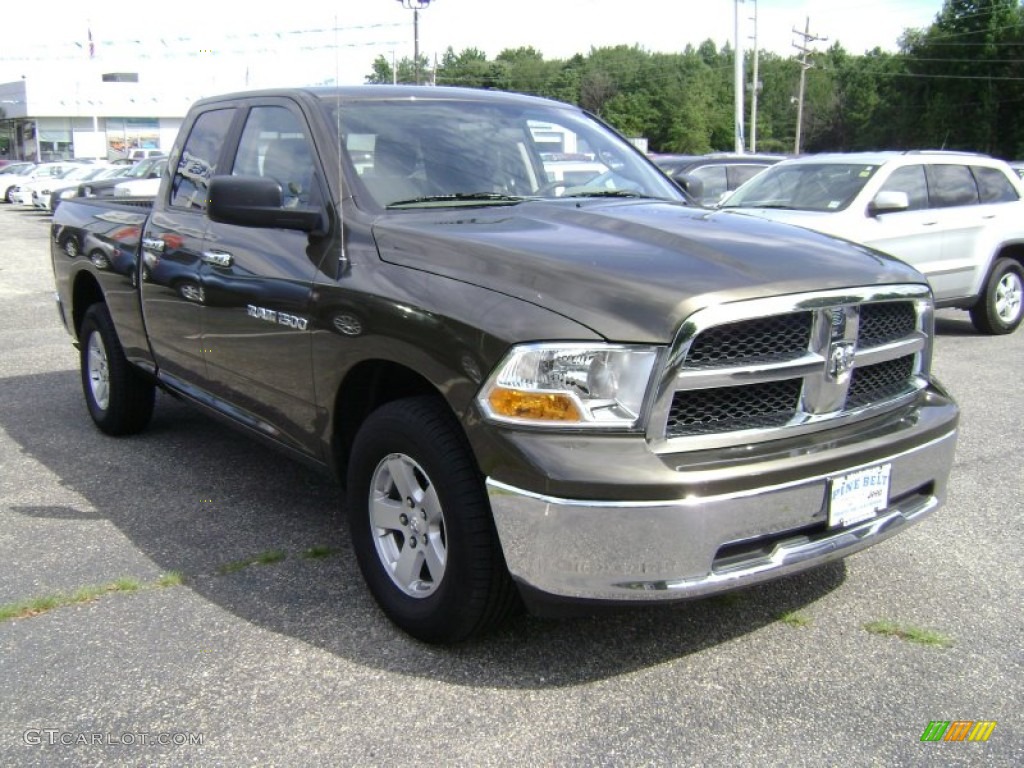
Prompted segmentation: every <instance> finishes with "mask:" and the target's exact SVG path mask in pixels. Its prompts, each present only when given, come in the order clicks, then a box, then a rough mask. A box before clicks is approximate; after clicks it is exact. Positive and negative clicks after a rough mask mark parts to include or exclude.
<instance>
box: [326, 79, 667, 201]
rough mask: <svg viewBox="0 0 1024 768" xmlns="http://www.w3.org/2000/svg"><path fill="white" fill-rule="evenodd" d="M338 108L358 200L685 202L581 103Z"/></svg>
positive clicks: (388, 103)
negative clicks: (621, 198) (576, 105)
mask: <svg viewBox="0 0 1024 768" xmlns="http://www.w3.org/2000/svg"><path fill="white" fill-rule="evenodd" d="M325 107H326V108H327V109H328V110H333V109H335V108H336V105H335V104H333V103H331V102H330V101H325ZM340 109H341V121H340V122H341V130H342V134H343V138H344V141H343V142H342V151H343V153H344V154H345V156H346V157H347V159H348V161H349V164H350V168H351V169H352V171H353V172H354V173H355V175H356V177H357V178H358V182H357V183H356V184H355V188H356V189H355V194H356V197H357V200H358V199H359V196H360V195H362V196H363V197H364V198H366V197H369V198H370V199H371V200H372V201H373V202H374V203H376V204H377V205H378V206H381V207H385V208H388V207H390V208H416V207H427V206H455V205H459V206H464V205H511V204H515V203H518V202H521V201H523V200H534V199H541V198H544V199H556V198H576V199H578V198H580V197H605V196H609V195H615V196H619V195H624V196H631V197H635V196H638V197H653V198H660V199H666V200H673V201H682V195H681V193H680V192H679V190H678V189H677V188H676V187H675V186H674V185H673V184H672V183H671V182H670V181H669V180H668V179H667V178H665V176H664V175H663V174H661V173H660V172H659V171H658V169H657V168H655V167H654V166H652V165H651V164H650V163H649V162H647V160H646V159H645V158H644V157H643V156H642V155H641V154H640V153H638V152H637V151H636V150H635V149H634V148H633V147H632V146H631V145H630V144H629V143H628V142H627V141H625V140H624V139H622V138H621V137H619V136H618V135H616V134H614V133H613V132H611V131H610V130H608V129H607V128H605V127H604V126H602V125H601V124H600V123H598V122H597V121H595V120H592V119H591V118H589V117H587V116H586V115H585V114H583V113H581V112H579V111H577V110H575V109H568V108H566V109H561V108H557V107H551V108H548V107H545V106H544V105H543V104H541V105H534V104H531V105H528V106H524V105H522V104H502V103H492V102H477V101H472V100H462V99H458V100H455V99H451V100H449V99H436V98H431V99H424V100H417V101H412V100H407V99H401V100H399V99H396V100H393V101H392V100H381V101H362V102H358V103H355V104H344V103H342V104H341V106H340ZM331 124H335V119H334V115H333V114H332V116H331Z"/></svg>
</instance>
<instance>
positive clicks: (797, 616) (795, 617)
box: [779, 611, 811, 627]
mask: <svg viewBox="0 0 1024 768" xmlns="http://www.w3.org/2000/svg"><path fill="white" fill-rule="evenodd" d="M779 621H781V622H782V623H783V624H785V625H786V626H788V627H808V626H810V624H811V617H810V616H808V615H807V614H804V613H800V612H799V611H790V612H789V613H784V614H782V615H781V616H779Z"/></svg>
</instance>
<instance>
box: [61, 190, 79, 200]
mask: <svg viewBox="0 0 1024 768" xmlns="http://www.w3.org/2000/svg"><path fill="white" fill-rule="evenodd" d="M77 194H78V190H77V189H75V188H74V187H72V188H71V189H65V190H64V191H63V192H61V193H60V199H61V200H70V199H71V198H72V197H74V196H75V195H77Z"/></svg>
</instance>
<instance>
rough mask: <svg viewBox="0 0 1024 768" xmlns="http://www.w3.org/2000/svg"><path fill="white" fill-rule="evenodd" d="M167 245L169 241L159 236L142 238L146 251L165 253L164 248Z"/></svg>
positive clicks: (143, 248) (143, 247)
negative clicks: (166, 241)
mask: <svg viewBox="0 0 1024 768" xmlns="http://www.w3.org/2000/svg"><path fill="white" fill-rule="evenodd" d="M166 247H167V243H165V242H164V241H163V240H161V239H160V238H159V237H144V238H142V250H144V251H152V252H153V253H163V252H164V248H166Z"/></svg>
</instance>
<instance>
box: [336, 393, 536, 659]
mask: <svg viewBox="0 0 1024 768" xmlns="http://www.w3.org/2000/svg"><path fill="white" fill-rule="evenodd" d="M347 485H348V517H349V529H350V533H351V535H352V543H353V546H354V548H355V553H356V558H357V559H358V561H359V567H360V570H361V571H362V573H363V577H364V578H365V579H366V583H367V586H368V587H369V589H370V592H371V593H372V594H373V597H374V599H376V601H377V603H378V604H379V605H380V607H381V609H382V610H383V611H384V613H385V614H386V615H387V616H388V618H390V619H391V620H392V621H393V622H394V623H395V624H397V625H398V626H399V627H400V628H402V629H403V630H405V631H406V632H408V633H409V634H410V635H412V636H413V637H416V638H419V639H420V640H423V641H425V642H428V643H454V642H458V641H460V640H465V639H467V638H469V637H472V636H475V635H480V634H484V633H486V632H487V631H489V630H491V629H493V628H494V627H496V626H497V625H499V624H500V623H502V622H503V621H505V620H506V619H507V618H508V616H509V615H510V614H511V613H512V612H513V611H514V610H515V609H516V608H517V607H518V606H519V594H518V591H517V590H516V588H515V585H514V584H513V582H512V579H511V577H510V576H509V574H508V569H507V567H506V565H505V558H504V556H503V554H502V551H501V546H500V544H499V542H498V536H497V532H496V531H495V528H494V521H493V519H492V517H491V509H490V504H489V502H488V500H487V493H486V491H485V489H484V484H483V481H482V478H481V477H480V473H479V471H478V469H477V467H476V462H475V460H474V458H473V455H472V453H471V452H470V448H469V444H468V442H467V440H466V438H465V435H464V434H463V432H462V430H461V428H460V426H459V424H458V422H457V421H456V420H455V418H454V416H453V415H452V413H451V412H450V411H449V410H448V408H447V406H446V404H445V403H444V402H443V401H441V400H439V399H437V398H433V397H426V396H424V397H412V398H408V399H403V400H396V401H394V402H391V403H388V404H386V405H383V406H381V407H380V408H379V409H378V410H376V411H374V412H373V413H372V414H371V415H370V416H369V417H368V418H367V419H366V421H365V422H364V424H363V426H362V428H361V429H360V430H359V433H358V434H357V435H356V439H355V442H354V445H353V447H352V456H351V461H350V463H349V467H348V483H347ZM402 486H404V487H402ZM402 491H404V493H403V492H402ZM403 496H404V497H405V498H402V497H403ZM413 496H415V497H416V498H414V499H412V501H410V499H411V498H412V497H413ZM374 498H376V500H377V504H376V505H374V503H373V499H374ZM372 510H377V512H376V515H377V518H376V522H377V523H384V526H380V525H376V524H374V522H372V521H371V515H372V514H374V513H373V511H372ZM403 519H404V522H403ZM386 526H390V527H386ZM391 560H393V562H390V561H391Z"/></svg>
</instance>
